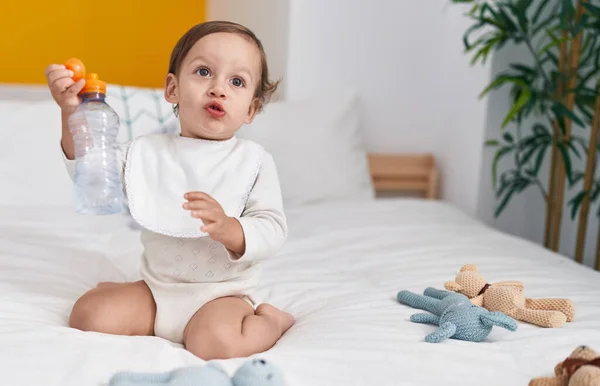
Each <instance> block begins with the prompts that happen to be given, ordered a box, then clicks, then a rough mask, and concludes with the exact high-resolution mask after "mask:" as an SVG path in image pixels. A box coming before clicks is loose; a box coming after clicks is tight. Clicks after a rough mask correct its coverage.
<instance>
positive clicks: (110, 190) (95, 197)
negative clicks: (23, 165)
mask: <svg viewBox="0 0 600 386" xmlns="http://www.w3.org/2000/svg"><path fill="white" fill-rule="evenodd" d="M80 96H81V100H82V101H81V104H80V105H79V106H77V108H76V109H75V111H74V112H73V114H71V116H70V117H69V130H70V131H71V135H72V136H73V141H74V142H75V189H74V190H75V192H74V196H75V210H76V212H77V213H80V214H90V215H106V214H115V213H119V212H121V210H122V208H123V188H122V183H121V178H120V174H119V171H118V165H117V134H118V132H119V116H118V115H117V113H116V112H115V111H114V110H113V109H112V107H110V106H109V105H108V104H107V103H106V101H105V98H106V83H105V82H103V81H101V80H99V79H98V74H95V73H89V74H87V76H86V82H85V86H84V88H83V90H82V91H81V93H80Z"/></svg>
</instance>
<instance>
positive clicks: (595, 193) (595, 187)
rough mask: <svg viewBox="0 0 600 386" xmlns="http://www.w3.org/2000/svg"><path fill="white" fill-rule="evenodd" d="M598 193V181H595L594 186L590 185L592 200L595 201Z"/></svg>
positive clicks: (599, 186) (599, 185)
mask: <svg viewBox="0 0 600 386" xmlns="http://www.w3.org/2000/svg"><path fill="white" fill-rule="evenodd" d="M599 193H600V184H599V183H598V182H595V183H594V186H593V187H592V202H594V201H596V199H597V198H598V194H599Z"/></svg>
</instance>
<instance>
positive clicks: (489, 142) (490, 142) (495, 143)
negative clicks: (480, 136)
mask: <svg viewBox="0 0 600 386" xmlns="http://www.w3.org/2000/svg"><path fill="white" fill-rule="evenodd" d="M499 144H500V142H499V141H498V140H497V139H488V140H487V141H485V144H484V146H486V147H491V146H498V145H499Z"/></svg>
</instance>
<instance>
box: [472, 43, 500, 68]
mask: <svg viewBox="0 0 600 386" xmlns="http://www.w3.org/2000/svg"><path fill="white" fill-rule="evenodd" d="M500 39H501V38H499V37H494V38H492V39H489V40H488V41H487V43H486V44H485V45H484V46H483V47H482V48H481V49H480V50H479V51H477V53H476V54H475V56H473V59H471V65H473V64H475V63H477V60H478V59H479V58H482V60H481V63H482V64H485V62H486V61H487V57H488V55H489V53H490V51H491V50H492V48H494V46H495V45H497V44H498V43H499V42H500Z"/></svg>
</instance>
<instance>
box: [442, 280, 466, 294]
mask: <svg viewBox="0 0 600 386" xmlns="http://www.w3.org/2000/svg"><path fill="white" fill-rule="evenodd" d="M444 287H446V289H447V290H448V291H454V292H459V291H460V290H461V289H462V287H461V286H460V284H458V283H457V282H455V281H447V282H445V283H444Z"/></svg>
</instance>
